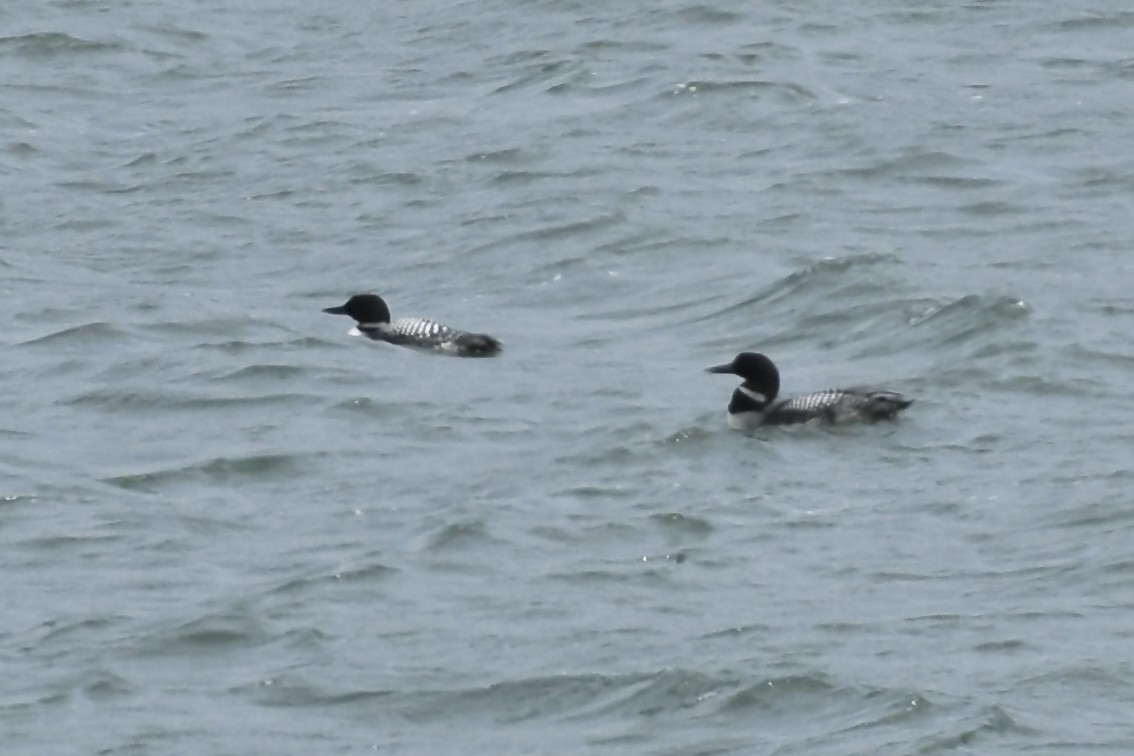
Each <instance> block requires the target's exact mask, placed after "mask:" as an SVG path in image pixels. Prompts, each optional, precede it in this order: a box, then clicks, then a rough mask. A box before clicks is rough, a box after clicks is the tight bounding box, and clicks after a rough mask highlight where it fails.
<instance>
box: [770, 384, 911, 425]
mask: <svg viewBox="0 0 1134 756" xmlns="http://www.w3.org/2000/svg"><path fill="white" fill-rule="evenodd" d="M911 404H913V400H911V399H906V398H905V397H903V396H902V395H901V394H897V393H894V392H893V391H871V392H863V391H852V390H850V389H826V390H824V391H816V392H813V393H810V394H801V395H800V396H794V397H791V398H790V399H784V400H782V401H781V402H778V403H776V404H773V405H772V406H771V407H769V408H768V410H767V411H766V413H765V420H764V422H766V423H771V424H777V425H784V424H788V423H806V422H809V421H811V420H824V421H826V422H831V423H839V422H845V421H848V420H865V421H867V422H875V421H877V420H889V419H891V418H893V417H896V416H897V414H898V413H899V412H901V411H902V410H904V409H905V408H906V407H908V406H910V405H911Z"/></svg>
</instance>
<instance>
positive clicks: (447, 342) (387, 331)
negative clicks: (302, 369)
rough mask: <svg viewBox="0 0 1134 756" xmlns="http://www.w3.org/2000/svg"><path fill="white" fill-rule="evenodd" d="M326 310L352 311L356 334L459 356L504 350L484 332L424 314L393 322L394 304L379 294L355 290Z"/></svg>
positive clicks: (471, 355)
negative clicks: (445, 323) (443, 322)
mask: <svg viewBox="0 0 1134 756" xmlns="http://www.w3.org/2000/svg"><path fill="white" fill-rule="evenodd" d="M323 312H329V313H331V314H332V315H350V316H351V317H352V318H354V319H355V320H356V321H358V326H357V327H355V328H353V329H351V331H350V333H351V334H352V335H354V336H367V337H369V338H371V339H374V340H375V341H386V342H389V343H391V344H399V345H401V346H408V347H417V348H419V349H432V350H436V351H439V352H444V353H446V354H452V355H456V356H458V357H491V356H492V355H494V354H496V353H498V352H499V351H500V342H499V341H497V340H496V339H494V338H492V337H491V336H489V335H487V334H483V333H469V332H467V331H458V330H456V329H453V328H449V327H448V326H443V325H441V324H440V323H437V322H435V321H432V320H425V319H423V318H398V319H397V320H395V321H393V322H390V308H389V307H387V306H386V303H385V302H384V301H383V300H382V297H380V296H378V295H376V294H355V295H354V296H353V297H351V298H350V299H348V300H347V301H346V304H343V305H340V306H338V307H328V308H326V309H325V310H323Z"/></svg>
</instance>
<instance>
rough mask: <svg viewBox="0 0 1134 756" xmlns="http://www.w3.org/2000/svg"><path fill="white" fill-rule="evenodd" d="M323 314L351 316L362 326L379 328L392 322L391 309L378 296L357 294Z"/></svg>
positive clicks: (325, 310)
mask: <svg viewBox="0 0 1134 756" xmlns="http://www.w3.org/2000/svg"><path fill="white" fill-rule="evenodd" d="M323 312H329V313H331V314H332V315H350V316H351V317H352V318H354V319H355V320H357V321H358V324H359V325H360V326H364V327H365V326H377V325H379V324H381V323H389V322H390V308H389V307H387V306H386V303H385V302H384V301H382V297H380V296H378V295H377V294H355V295H354V296H353V297H351V298H350V299H348V300H347V301H346V304H343V305H339V306H338V307H328V308H326V309H324V310H323Z"/></svg>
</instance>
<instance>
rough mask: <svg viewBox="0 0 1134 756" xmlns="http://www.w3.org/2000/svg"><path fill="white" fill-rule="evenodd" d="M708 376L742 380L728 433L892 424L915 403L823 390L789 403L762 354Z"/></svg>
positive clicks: (743, 356) (887, 395) (886, 394)
mask: <svg viewBox="0 0 1134 756" xmlns="http://www.w3.org/2000/svg"><path fill="white" fill-rule="evenodd" d="M706 372H709V373H729V374H733V375H738V376H740V377H741V378H743V379H744V382H743V383H741V384H740V385H739V386H738V387H737V388H736V389H735V390H734V391H733V392H732V401H730V402H729V405H728V424H729V427H731V428H738V429H744V428H754V427H757V426H760V425H788V424H792V423H806V422H810V421H812V420H816V421H820V422H828V423H840V422H847V421H852V420H859V421H865V422H875V421H877V420H891V419H894V418H896V417H897V415H898V413H899V412H901V411H902V410H904V409H905V408H906V407H908V406H910V405H911V404H912V403H913V400H912V399H906V398H905V397H903V396H902V395H901V394H898V393H895V392H893V391H858V390H855V389H826V390H823V391H815V392H812V393H810V394H802V395H800V396H795V397H791V398H788V399H779V400H777V399H776V397H777V396H779V393H780V371H779V369H778V368H777V367H776V365H775V363H774V362H772V360H771V359H769V358H768V357H767V356H766V355H763V354H760V353H758V352H741V353H740V354H738V355H736V357H735V358H733V360H732V362H730V363H728V364H725V365H716V366H714V367H711V368H707V369H706Z"/></svg>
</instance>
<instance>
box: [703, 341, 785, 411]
mask: <svg viewBox="0 0 1134 756" xmlns="http://www.w3.org/2000/svg"><path fill="white" fill-rule="evenodd" d="M705 372H707V373H731V374H732V375H739V376H740V377H741V378H743V379H744V385H745V386H746V387H748V388H750V389H752V390H754V391H758V392H760V393H761V394H763V395H764V399H765V400H766V401H769V402H770V401H772V400H773V399H775V398H776V395H777V394H779V393H780V371H779V370H777V369H776V364H775V363H774V362H772V361H771V360H770V359H768V357H767V356H766V355H763V354H760V353H759V352H741V353H740V354H738V355H736V357H734V358H733V360H732V362H730V363H728V364H727V365H717V366H715V367H711V368H708V369H707V370H706V371H705Z"/></svg>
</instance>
